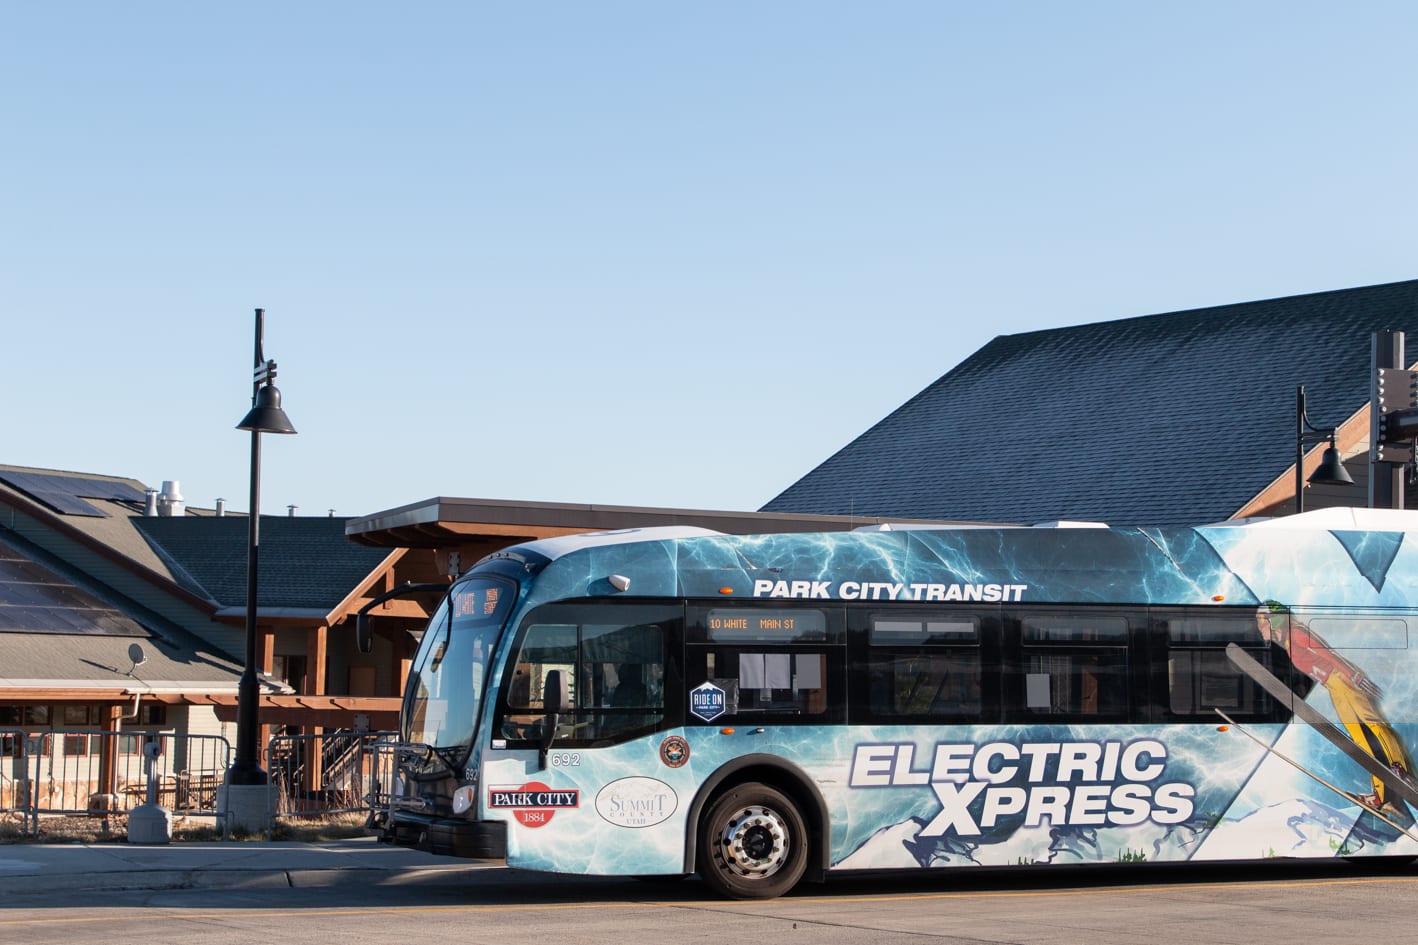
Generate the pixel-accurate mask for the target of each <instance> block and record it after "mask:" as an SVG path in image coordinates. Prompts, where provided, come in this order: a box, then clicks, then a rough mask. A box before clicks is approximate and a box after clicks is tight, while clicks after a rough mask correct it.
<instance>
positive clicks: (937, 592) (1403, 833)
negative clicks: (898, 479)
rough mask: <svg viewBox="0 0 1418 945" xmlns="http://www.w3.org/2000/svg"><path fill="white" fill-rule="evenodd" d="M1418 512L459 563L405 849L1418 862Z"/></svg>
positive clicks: (680, 865) (749, 885)
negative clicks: (1416, 767) (461, 569)
mask: <svg viewBox="0 0 1418 945" xmlns="http://www.w3.org/2000/svg"><path fill="white" fill-rule="evenodd" d="M1415 575H1418V513H1409V512H1376V511H1374V510H1364V509H1358V510H1348V509H1345V510H1336V509H1329V510H1323V511H1320V512H1312V513H1308V514H1305V515H1299V516H1292V517H1290V518H1287V519H1276V520H1270V521H1265V522H1257V523H1251V524H1244V523H1231V524H1222V525H1217V526H1208V527H1200V528H1194V529H1164V528H1106V527H1101V526H1095V527H1082V526H1074V527H1067V526H1055V527H1035V528H1024V527H1020V528H996V527H988V528H956V529H940V530H920V529H897V530H891V529H890V527H889V526H888V527H885V528H882V529H876V530H864V531H856V532H842V533H827V534H788V535H756V536H734V535H722V534H718V533H714V532H709V531H706V530H703V529H697V528H685V527H675V528H659V529H642V530H635V531H625V532H609V533H602V534H586V535H574V536H569V537H563V538H553V539H548V540H544V541H535V542H531V543H528V544H523V545H518V546H515V547H511V548H508V549H506V550H503V551H500V552H497V553H496V554H493V555H490V556H488V557H487V558H485V559H483V560H482V561H480V562H478V564H477V565H476V566H475V567H473V568H472V569H471V570H470V571H468V572H467V573H465V574H463V575H461V576H460V577H459V578H457V579H456V581H455V582H454V583H453V584H452V586H451V588H450V589H449V591H448V593H447V595H446V596H445V598H444V600H443V602H442V604H441V605H440V606H439V607H438V609H437V611H436V612H435V613H434V615H433V617H432V618H431V620H430V623H429V625H428V629H427V630H426V632H425V634H424V636H423V638H422V641H421V644H420V648H419V651H418V653H417V655H416V656H415V659H414V661H413V664H412V667H411V671H410V677H409V680H408V686H407V692H406V696H405V698H406V702H405V706H404V710H403V715H402V729H403V730H402V733H401V738H402V740H403V742H405V743H406V746H405V748H404V749H403V751H402V753H401V765H400V777H399V780H398V783H397V785H396V788H395V792H394V794H395V796H394V799H393V802H392V805H391V807H390V809H389V811H388V814H387V820H386V821H385V823H384V835H385V838H386V839H389V840H392V841H394V842H396V843H400V844H405V845H409V846H417V847H420V848H423V849H428V850H432V851H433V852H436V853H446V854H453V855H460V856H473V857H490V858H505V860H506V862H507V863H508V864H509V865H511V866H515V867H520V868H523V869H532V870H546V871H552V872H562V873H585V874H596V875H633V876H646V875H660V876H663V875H675V874H680V875H683V874H689V873H698V874H699V875H700V877H701V878H702V879H703V880H704V881H705V882H706V883H708V884H709V885H710V886H711V887H712V888H714V889H715V890H716V891H717V892H719V893H721V894H724V895H727V896H731V897H741V898H754V897H770V896H776V895H780V894H782V893H784V892H786V891H787V890H789V889H790V888H792V887H793V886H794V885H795V884H796V883H797V882H798V881H799V880H800V879H803V878H808V879H813V880H819V879H823V878H825V877H826V876H827V875H828V874H829V873H831V874H834V875H835V874H838V873H847V872H849V871H853V870H871V871H879V870H891V869H932V868H943V867H954V866H971V865H994V866H1036V865H1037V866H1043V865H1049V864H1078V863H1118V862H1123V863H1134V862H1135V863H1143V862H1168V861H1189V860H1199V861H1204V860H1236V859H1261V858H1269V857H1333V856H1346V857H1351V856H1355V857H1362V856H1388V857H1393V856H1403V857H1413V856H1418V828H1415V826H1414V814H1413V811H1414V810H1415V809H1418V790H1415V787H1414V780H1413V767H1412V759H1411V754H1410V746H1412V745H1414V743H1415V739H1418V711H1416V710H1418V702H1416V701H1415V689H1418V653H1415V652H1414V651H1413V650H1411V649H1410V648H1409V639H1410V635H1411V632H1412V630H1413V628H1414V627H1418V584H1415Z"/></svg>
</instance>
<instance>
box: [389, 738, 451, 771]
mask: <svg viewBox="0 0 1418 945" xmlns="http://www.w3.org/2000/svg"><path fill="white" fill-rule="evenodd" d="M416 748H422V749H423V751H422V752H418V754H417V760H418V763H419V764H425V763H427V762H428V761H429V760H434V761H437V762H438V763H439V764H440V765H441V766H442V767H443V770H445V771H447V772H448V773H449V774H450V775H452V776H453V777H454V778H456V777H458V761H459V760H460V759H461V757H462V753H463V749H462V747H461V746H459V747H454V748H440V747H438V746H436V745H426V744H421V743H412V744H409V745H408V747H407V748H405V749H404V756H403V757H402V758H400V760H399V766H400V767H406V766H409V765H410V764H411V763H412V762H413V761H414V758H415V749H416Z"/></svg>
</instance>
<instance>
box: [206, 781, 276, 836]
mask: <svg viewBox="0 0 1418 945" xmlns="http://www.w3.org/2000/svg"><path fill="white" fill-rule="evenodd" d="M217 810H219V811H223V812H225V813H226V825H227V830H229V831H231V832H233V833H243V834H248V835H249V834H257V833H269V832H270V830H271V826H272V825H273V824H274V823H275V821H276V790H275V785H272V784H219V785H217Z"/></svg>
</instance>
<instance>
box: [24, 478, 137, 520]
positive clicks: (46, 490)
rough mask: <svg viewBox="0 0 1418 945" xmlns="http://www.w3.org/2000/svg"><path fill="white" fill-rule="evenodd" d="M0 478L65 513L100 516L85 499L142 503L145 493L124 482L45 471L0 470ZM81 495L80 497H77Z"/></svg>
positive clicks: (100, 512)
mask: <svg viewBox="0 0 1418 945" xmlns="http://www.w3.org/2000/svg"><path fill="white" fill-rule="evenodd" d="M0 481H3V482H5V483H8V484H9V485H10V486H12V487H14V488H16V489H18V490H20V491H21V492H23V493H25V494H26V495H28V496H29V497H30V498H32V499H35V500H36V501H39V502H43V503H44V504H45V505H47V506H49V507H50V508H52V509H54V510H55V511H56V512H60V513H62V514H64V515H86V516H89V517H102V516H103V515H104V514H105V513H104V512H103V511H102V510H100V509H98V508H96V507H95V506H92V505H90V504H89V503H87V502H85V501H84V499H85V498H88V499H112V500H115V501H118V502H142V501H143V500H144V499H145V498H146V496H144V495H143V493H141V492H139V491H138V490H137V489H136V488H134V487H133V486H132V485H130V484H129V483H126V482H115V481H113V480H110V479H90V478H88V477H86V476H55V475H51V474H48V473H27V472H9V471H4V470H0ZM81 496H82V497H83V498H80V497H81Z"/></svg>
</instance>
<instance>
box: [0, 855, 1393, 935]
mask: <svg viewBox="0 0 1418 945" xmlns="http://www.w3.org/2000/svg"><path fill="white" fill-rule="evenodd" d="M1415 896H1418V869H1415V868H1413V867H1409V866H1404V867H1400V868H1394V867H1389V868H1387V869H1374V868H1373V867H1360V866H1357V865H1352V864H1348V863H1344V862H1338V863H1336V862H1333V861H1326V862H1324V863H1298V864H1293V865H1291V864H1263V865H1260V866H1257V865H1248V866H1244V867H1214V866H1205V867H1185V868H1175V867H1156V868H1153V867H1147V868H1142V869H1138V868H1125V867H1120V868H1114V867H1094V868H1084V869H1062V868H1057V867H1051V868H1048V869H1047V870H1039V871H1037V872H1030V873H1019V872H1007V871H1006V872H995V873H989V872H988V871H983V870H972V871H970V872H968V873H964V872H963V871H961V872H960V873H954V874H952V875H950V876H933V877H929V878H924V879H920V878H915V877H911V878H909V879H903V878H901V877H899V876H898V877H885V878H874V879H867V880H863V879H854V880H850V881H846V880H842V881H835V882H832V883H829V884H827V885H826V886H813V885H805V886H803V887H800V889H799V890H798V891H797V893H796V894H795V895H792V896H789V897H786V898H783V899H778V900H773V901H769V902H729V901H724V900H718V899H714V898H711V897H710V896H709V894H708V892H707V890H705V889H704V888H703V887H702V886H701V885H700V884H699V883H698V881H696V880H693V879H691V880H686V881H681V882H674V883H641V882H634V881H630V882H626V881H613V880H605V879H588V878H582V877H561V876H546V875H541V874H534V873H524V872H518V871H514V870H508V869H505V868H502V867H494V866H488V867H483V868H475V869H467V870H461V871H458V872H450V873H430V872H422V873H417V874H412V875H408V876H403V875H400V874H397V873H394V874H389V875H387V876H382V877H371V876H367V875H355V874H348V875H346V876H344V877H341V876H340V875H338V874H331V873H322V874H319V875H316V874H311V875H310V876H309V877H305V878H302V877H301V876H298V875H293V876H292V877H291V882H290V883H288V884H283V885H273V886H269V887H262V886H243V887H240V888H230V889H228V888H221V887H220V886H209V887H203V888H189V889H162V890H146V891H128V892H118V891H103V890H92V891H86V892H82V893H76V892H74V891H65V890H62V889H60V890H55V891H53V892H43V891H35V892H32V893H26V894H24V895H13V896H9V897H6V898H4V899H0V942H4V943H6V945H41V943H45V945H47V943H66V945H68V943H86V942H93V943H103V945H151V943H152V942H154V941H163V942H181V943H183V945H229V943H251V942H279V943H287V942H289V943H305V942H310V943H320V945H330V943H337V945H347V943H360V942H380V943H386V945H387V943H390V942H397V941H405V940H411V941H421V940H425V939H426V940H427V941H430V942H434V941H438V942H458V943H488V945H518V943H536V945H580V943H595V945H603V943H613V945H631V943H637V945H638V943H642V942H643V943H647V945H649V943H654V945H674V943H680V942H686V943H688V942H717V943H724V942H754V943H758V942H764V943H772V945H782V943H791V942H792V941H794V940H798V941H802V942H805V943H806V942H811V943H813V945H839V943H840V945H875V943H905V942H922V941H929V942H934V943H952V945H953V943H972V945H978V943H991V945H997V943H1011V945H1055V943H1063V945H1080V943H1089V945H1113V943H1124V942H1126V943H1137V942H1146V943H1155V945H1208V943H1218V945H1220V943H1225V945H1256V943H1271V942H1274V943H1286V945H1290V943H1295V942H1309V941H1324V942H1327V943H1330V945H1342V943H1348V942H1365V943H1367V942H1370V941H1374V940H1380V941H1384V942H1400V943H1401V942H1413V941H1418V930H1414V929H1413V928H1412V913H1413V906H1412V903H1413V902H1414V899H1415Z"/></svg>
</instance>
